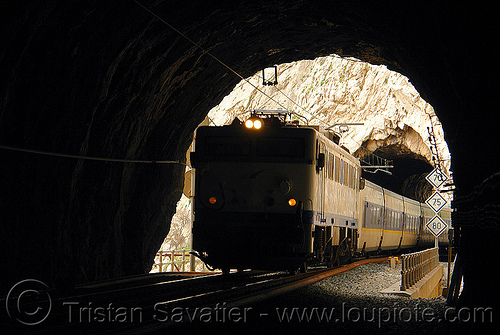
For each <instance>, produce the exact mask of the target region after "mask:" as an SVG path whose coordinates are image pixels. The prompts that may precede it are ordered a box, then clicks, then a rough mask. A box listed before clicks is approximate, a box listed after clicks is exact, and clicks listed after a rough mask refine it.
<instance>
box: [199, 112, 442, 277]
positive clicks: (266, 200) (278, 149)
mask: <svg viewBox="0 0 500 335" xmlns="http://www.w3.org/2000/svg"><path fill="white" fill-rule="evenodd" d="M292 119H293V114H292V112H285V111H255V110H254V111H252V113H251V116H250V118H248V119H247V120H246V121H245V122H241V121H240V120H239V119H238V118H235V119H234V121H233V122H232V123H231V124H230V125H225V126H216V127H210V126H202V127H199V128H198V129H197V131H196V141H195V150H194V151H193V152H192V153H191V164H192V166H193V168H194V169H195V178H194V190H195V191H194V199H193V200H194V206H193V208H194V221H193V227H192V234H193V246H192V247H193V250H194V253H195V255H196V256H197V257H199V258H200V259H201V260H203V262H205V264H207V266H209V267H210V268H217V269H221V270H222V271H223V272H229V270H230V269H237V270H244V269H263V270H289V271H291V272H296V271H299V270H302V271H307V268H308V267H309V266H311V265H315V264H321V265H327V266H333V265H335V264H344V263H347V262H350V261H351V260H352V259H353V257H355V256H366V257H370V256H372V255H376V254H380V253H383V252H399V251H402V250H407V249H415V248H425V247H429V246H433V245H434V240H435V238H434V236H433V235H431V233H430V232H429V231H428V230H427V229H426V228H425V225H426V223H427V222H428V221H429V220H430V219H432V217H433V216H434V215H435V214H434V213H433V211H432V209H430V208H429V206H427V205H426V204H425V203H420V202H418V201H415V200H412V199H409V198H407V197H404V196H402V195H399V194H397V193H395V192H392V191H390V190H387V189H384V188H383V187H381V186H379V185H377V184H375V183H372V182H370V181H368V180H366V179H365V178H362V166H361V163H360V160H359V159H358V158H356V157H354V156H353V155H351V154H350V153H349V151H348V150H347V149H346V148H344V147H342V146H341V145H339V142H338V137H336V136H335V134H334V133H333V132H332V131H330V130H325V129H323V128H321V127H320V126H310V125H301V124H299V122H298V121H297V120H296V119H295V120H292ZM439 215H440V216H441V217H442V219H443V220H444V221H445V222H447V224H448V227H451V222H450V221H451V210H450V209H449V208H446V209H444V210H442V211H441V212H440V214H439ZM443 243H448V234H447V231H446V232H445V233H443V234H441V236H440V244H443Z"/></svg>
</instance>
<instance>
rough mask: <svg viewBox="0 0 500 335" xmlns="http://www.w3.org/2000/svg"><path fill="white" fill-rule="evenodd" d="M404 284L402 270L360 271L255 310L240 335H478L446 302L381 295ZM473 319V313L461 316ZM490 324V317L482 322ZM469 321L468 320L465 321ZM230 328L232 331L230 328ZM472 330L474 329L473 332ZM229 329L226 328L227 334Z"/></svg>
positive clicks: (377, 266) (385, 265) (372, 267)
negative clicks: (297, 334)
mask: <svg viewBox="0 0 500 335" xmlns="http://www.w3.org/2000/svg"><path fill="white" fill-rule="evenodd" d="M400 280H401V268H400V265H399V264H398V266H397V267H396V268H395V269H391V268H390V266H389V262H387V261H385V262H382V263H371V264H365V265H360V266H358V267H356V268H354V269H352V270H350V271H346V272H343V273H340V274H338V275H336V276H333V277H329V278H325V279H323V280H321V281H320V282H317V283H315V284H312V285H309V286H306V287H304V288H301V289H298V290H296V291H293V292H291V293H288V294H285V295H282V296H278V297H275V298H272V299H269V300H266V301H264V302H262V303H260V304H258V305H255V306H252V309H251V310H250V311H249V313H248V315H247V319H245V320H244V322H240V323H239V325H236V324H235V325H233V326H234V327H236V326H237V327H236V329H237V331H238V332H240V333H259V330H260V329H262V330H265V331H266V333H269V332H277V333H282V334H284V333H292V334H296V333H301V334H315V333H317V334H435V333H439V334H457V333H470V332H471V331H472V332H474V333H476V334H478V333H482V331H479V332H476V331H475V330H476V329H477V328H478V324H479V326H480V327H481V328H480V329H483V328H482V327H483V325H484V322H483V323H475V324H473V323H472V322H465V323H464V322H459V318H458V317H457V313H456V312H457V309H455V308H453V307H450V306H447V305H446V299H445V298H444V297H437V298H432V299H412V298H408V297H403V296H397V295H389V294H383V293H380V291H381V290H384V289H386V288H388V287H389V286H391V284H394V283H395V282H398V281H400ZM460 317H461V318H462V319H471V318H472V312H471V311H462V312H461V315H460ZM484 317H485V318H486V319H487V320H489V317H490V315H489V314H488V313H486V315H485V316H484ZM466 321H467V320H466ZM226 326H228V325H227V324H226ZM471 327H472V328H471ZM224 329H227V328H224Z"/></svg>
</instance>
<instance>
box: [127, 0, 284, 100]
mask: <svg viewBox="0 0 500 335" xmlns="http://www.w3.org/2000/svg"><path fill="white" fill-rule="evenodd" d="M132 1H133V2H135V3H136V4H137V5H139V6H140V7H141V8H143V9H144V10H145V11H146V12H148V13H149V14H151V15H152V16H154V17H155V18H156V19H157V20H159V21H160V22H162V23H164V24H165V25H166V26H168V27H169V28H170V29H172V30H173V31H175V32H176V33H177V34H179V35H180V36H182V37H183V38H185V39H186V40H187V41H188V42H190V43H191V44H193V45H194V46H195V47H197V48H198V49H200V50H201V51H203V53H205V54H206V55H208V56H210V57H211V58H212V59H214V60H215V61H216V62H217V63H219V64H221V65H222V66H223V67H225V68H226V69H228V70H229V71H231V72H232V73H233V74H235V75H236V76H237V77H239V78H240V79H242V80H244V81H246V82H247V83H248V84H249V85H250V86H252V87H253V88H255V89H256V90H257V91H259V92H260V93H262V94H263V95H265V96H266V97H268V98H269V99H271V100H272V101H274V102H275V103H276V104H278V105H279V106H280V107H282V108H284V109H286V107H285V106H283V105H282V104H281V103H280V102H278V101H276V100H274V99H273V98H272V97H271V96H269V95H268V94H266V92H264V91H262V90H261V89H260V88H258V87H257V86H255V85H254V84H252V83H251V82H250V81H249V80H248V79H246V78H245V77H243V76H242V75H241V74H239V73H238V72H237V71H236V70H234V69H233V68H232V67H230V66H229V65H227V64H226V63H225V62H223V61H222V60H221V59H219V58H218V57H217V56H215V55H214V54H212V53H211V52H210V51H208V50H207V49H205V48H204V47H202V46H201V45H200V44H198V43H196V42H195V41H193V40H192V39H191V38H189V37H188V36H187V35H186V34H184V33H183V32H181V31H180V30H179V29H177V28H175V27H174V26H173V25H171V24H170V23H168V22H167V21H166V20H165V19H163V18H162V17H161V16H159V15H158V14H156V13H155V12H153V11H152V10H150V9H149V8H148V7H146V6H144V5H143V4H142V3H141V2H139V1H137V0H132Z"/></svg>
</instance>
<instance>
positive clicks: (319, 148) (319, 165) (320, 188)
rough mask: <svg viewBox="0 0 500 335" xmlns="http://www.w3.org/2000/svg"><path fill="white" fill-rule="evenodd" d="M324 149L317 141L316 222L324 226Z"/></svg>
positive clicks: (321, 143) (323, 145) (322, 144)
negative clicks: (317, 202)
mask: <svg viewBox="0 0 500 335" xmlns="http://www.w3.org/2000/svg"><path fill="white" fill-rule="evenodd" d="M325 152H326V148H325V143H323V142H321V141H318V142H317V153H318V155H317V160H318V163H317V172H318V178H319V180H318V201H319V204H318V221H319V222H320V224H324V223H325V222H326V219H325V173H326V169H324V166H325V160H326V153H325Z"/></svg>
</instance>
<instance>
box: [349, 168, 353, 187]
mask: <svg viewBox="0 0 500 335" xmlns="http://www.w3.org/2000/svg"><path fill="white" fill-rule="evenodd" d="M348 166H349V187H350V188H354V167H353V166H352V165H351V164H348Z"/></svg>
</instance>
